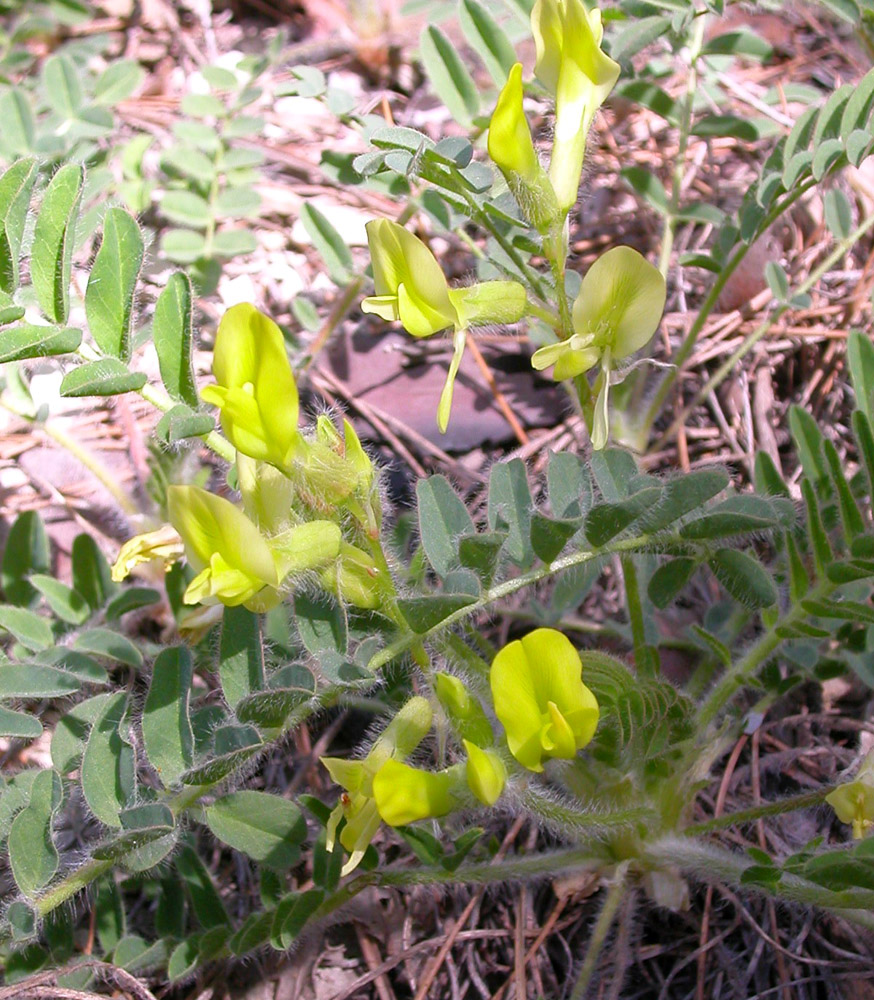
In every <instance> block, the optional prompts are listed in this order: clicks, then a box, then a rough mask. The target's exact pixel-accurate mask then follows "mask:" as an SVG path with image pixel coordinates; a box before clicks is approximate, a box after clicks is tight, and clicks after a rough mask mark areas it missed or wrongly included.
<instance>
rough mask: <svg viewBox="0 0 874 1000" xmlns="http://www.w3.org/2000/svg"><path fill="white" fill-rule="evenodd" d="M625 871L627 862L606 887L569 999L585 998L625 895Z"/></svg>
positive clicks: (580, 999)
mask: <svg viewBox="0 0 874 1000" xmlns="http://www.w3.org/2000/svg"><path fill="white" fill-rule="evenodd" d="M627 871H628V866H627V862H626V863H623V864H621V865H619V867H618V868H617V869H616V874H615V876H614V878H613V881H612V882H611V883H610V885H609V887H608V889H607V896H606V898H605V899H604V905H603V906H602V907H601V912H600V913H599V914H598V919H597V920H596V921H595V926H594V927H593V928H592V936H591V937H590V938H589V944H588V947H587V948H586V957H585V958H584V959H583V964H582V966H581V967H580V974H579V976H578V977H577V981H576V984H575V986H574V991H573V993H572V994H571V1000H585V996H586V993H587V992H588V989H589V983H590V982H591V981H592V976H593V974H594V972H595V966H596V965H597V962H598V956H599V955H600V954H601V949H602V948H603V947H604V942H605V941H606V940H607V935H608V934H609V933H610V928H611V927H612V926H613V920H614V918H615V917H616V911H617V910H618V909H619V906H620V904H621V903H622V900H623V898H624V896H625V890H626V888H627V884H628V883H627Z"/></svg>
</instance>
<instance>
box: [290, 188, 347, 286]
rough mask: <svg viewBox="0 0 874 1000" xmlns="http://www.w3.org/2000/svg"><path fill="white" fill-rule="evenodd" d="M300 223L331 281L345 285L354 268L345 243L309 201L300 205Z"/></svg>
mask: <svg viewBox="0 0 874 1000" xmlns="http://www.w3.org/2000/svg"><path fill="white" fill-rule="evenodd" d="M300 221H301V222H302V223H303V226H304V229H306V231H307V233H308V234H309V237H310V239H311V240H312V241H313V246H314V247H315V248H316V250H318V252H319V254H320V255H321V257H322V260H323V261H324V262H325V266H326V267H327V269H328V275H329V276H330V278H331V281H333V282H334V284H335V285H345V284H346V283H347V282H348V281H349V280H350V278H351V276H352V272H353V270H354V267H355V265H354V263H353V261H352V254H351V253H350V252H349V247H348V246H346V241H345V240H344V239H343V237H342V236H341V235H340V234H339V233H338V232H337V230H336V229H335V228H334V225H333V224H332V223H331V221H330V219H328V218H327V217H326V216H325V214H324V213H323V212H321V211H319V209H318V208H316V206H315V205H314V204H313V203H312V202H310V201H305V202H304V203H303V205H301V208H300Z"/></svg>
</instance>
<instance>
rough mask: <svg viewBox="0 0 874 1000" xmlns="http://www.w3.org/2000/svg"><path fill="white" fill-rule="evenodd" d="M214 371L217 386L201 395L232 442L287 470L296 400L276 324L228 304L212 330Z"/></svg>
mask: <svg viewBox="0 0 874 1000" xmlns="http://www.w3.org/2000/svg"><path fill="white" fill-rule="evenodd" d="M213 374H214V375H215V378H216V384H215V385H208V386H205V387H204V388H203V390H202V391H201V394H200V395H201V396H202V398H203V399H204V400H206V402H208V403H212V404H213V405H215V406H217V407H218V408H219V410H220V411H221V421H222V429H223V430H224V432H225V434H227V436H228V438H229V440H230V441H231V443H232V444H233V446H234V447H235V448H236V449H237V450H238V451H241V452H242V453H243V454H244V455H249V456H250V457H251V458H255V459H259V460H260V461H262V462H270V463H271V464H272V465H275V466H277V467H278V468H280V469H283V470H284V471H289V470H290V469H291V466H292V459H293V456H294V452H295V450H296V449H297V447H298V445H299V443H300V433H299V432H298V429H297V422H298V398H297V386H296V385H295V382H294V376H293V375H292V372H291V365H290V364H289V361H288V355H287V354H286V351H285V341H284V339H283V337H282V331H281V330H280V329H279V327H278V326H277V325H276V324H275V323H274V322H273V320H271V319H269V318H268V317H267V316H265V315H264V314H263V313H260V312H258V310H257V309H256V308H255V307H254V306H252V305H249V304H248V303H241V304H240V305H236V306H232V307H231V308H230V309H228V311H227V312H226V313H225V315H224V316H223V317H222V321H221V323H220V324H219V328H218V333H217V334H216V340H215V349H214V352H213Z"/></svg>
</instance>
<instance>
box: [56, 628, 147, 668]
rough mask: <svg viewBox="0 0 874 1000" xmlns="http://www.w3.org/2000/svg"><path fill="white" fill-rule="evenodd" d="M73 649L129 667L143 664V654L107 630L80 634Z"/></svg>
mask: <svg viewBox="0 0 874 1000" xmlns="http://www.w3.org/2000/svg"><path fill="white" fill-rule="evenodd" d="M73 649H78V650H81V651H82V652H83V653H93V655H94V656H104V657H106V659H108V660H116V661H117V662H118V663H126V664H127V665H128V666H129V667H141V666H142V664H143V654H142V653H141V652H140V651H139V650H138V649H137V647H136V646H135V645H134V644H133V643H132V642H131V641H130V639H128V638H126V637H125V636H123V635H119V633H118V632H113V631H112V630H111V629H108V628H89V629H86V630H85V631H84V632H80V633H79V635H77V636H76V638H75V639H74V640H73Z"/></svg>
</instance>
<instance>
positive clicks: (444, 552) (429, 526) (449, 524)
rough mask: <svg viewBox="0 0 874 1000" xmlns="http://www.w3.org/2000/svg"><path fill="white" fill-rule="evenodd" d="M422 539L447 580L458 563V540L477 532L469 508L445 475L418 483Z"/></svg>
mask: <svg viewBox="0 0 874 1000" xmlns="http://www.w3.org/2000/svg"><path fill="white" fill-rule="evenodd" d="M416 497H417V500H418V509H419V536H420V538H421V540H422V548H424V550H425V555H427V557H428V561H429V562H430V563H431V565H432V566H433V567H434V570H435V572H436V573H437V574H438V576H441V577H445V576H446V574H447V573H448V572H449V570H450V569H451V568H452V567H453V566H455V565H457V563H458V539H459V537H460V536H461V535H465V534H471V533H473V532H475V530H476V529H475V527H474V523H473V520H472V519H471V516H470V514H469V513H468V512H467V507H466V506H465V505H464V502H463V501H462V500H461V499H460V498H459V496H458V494H457V493H456V492H455V490H453V488H452V486H451V485H450V483H449V480H448V479H446V478H445V477H444V476H429V477H428V478H427V479H420V480H419V481H418V483H416Z"/></svg>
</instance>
